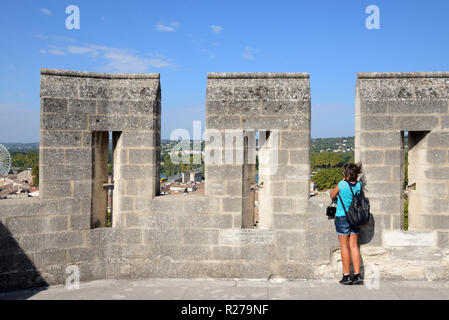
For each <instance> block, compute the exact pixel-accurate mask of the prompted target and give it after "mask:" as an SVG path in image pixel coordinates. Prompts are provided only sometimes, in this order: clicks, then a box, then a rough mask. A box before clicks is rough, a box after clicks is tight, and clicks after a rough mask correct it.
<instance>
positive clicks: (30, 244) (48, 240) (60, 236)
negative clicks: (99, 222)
mask: <svg viewBox="0 0 449 320" xmlns="http://www.w3.org/2000/svg"><path fill="white" fill-rule="evenodd" d="M19 244H20V247H21V248H22V249H23V250H25V251H28V252H36V251H41V250H47V249H53V248H76V247H82V246H83V245H84V237H83V234H82V233H81V232H78V231H76V232H58V233H50V234H38V235H25V236H23V237H21V238H20V241H19Z"/></svg>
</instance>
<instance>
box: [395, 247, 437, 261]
mask: <svg viewBox="0 0 449 320" xmlns="http://www.w3.org/2000/svg"><path fill="white" fill-rule="evenodd" d="M390 252H391V257H392V258H393V260H405V261H407V262H408V263H411V264H417V263H420V262H421V263H423V262H424V263H433V264H440V262H441V257H442V255H441V251H440V250H439V249H433V248H428V247H406V248H392V249H391V251H390Z"/></svg>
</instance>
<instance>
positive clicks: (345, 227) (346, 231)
mask: <svg viewBox="0 0 449 320" xmlns="http://www.w3.org/2000/svg"><path fill="white" fill-rule="evenodd" d="M361 173H362V164H361V163H358V164H354V163H351V164H347V165H345V166H344V172H343V177H344V178H343V180H342V181H340V182H339V183H338V184H337V186H336V187H335V188H334V189H333V190H332V192H331V199H332V200H334V199H335V198H336V197H338V199H337V212H336V214H335V228H336V230H337V235H338V239H339V241H340V250H341V260H342V263H343V278H342V279H341V280H340V283H341V284H345V285H348V284H362V283H363V280H362V278H361V277H360V250H359V246H358V236H359V233H360V229H359V228H355V227H353V226H351V225H350V224H349V222H348V220H347V219H346V212H347V211H348V209H349V207H350V206H351V203H352V198H353V194H357V193H360V191H361V190H362V183H361V182H360V181H358V178H359V175H360V174H361ZM351 189H352V192H351ZM342 202H343V203H342ZM351 260H352V266H353V267H354V275H353V276H351V274H350V262H351Z"/></svg>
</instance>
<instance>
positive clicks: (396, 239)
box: [383, 231, 435, 247]
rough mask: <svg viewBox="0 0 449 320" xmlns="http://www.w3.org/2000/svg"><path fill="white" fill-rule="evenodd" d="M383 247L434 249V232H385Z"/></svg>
mask: <svg viewBox="0 0 449 320" xmlns="http://www.w3.org/2000/svg"><path fill="white" fill-rule="evenodd" d="M383 245H384V246H386V247H407V246H409V247H434V246H435V234H434V232H413V231H384V232H383Z"/></svg>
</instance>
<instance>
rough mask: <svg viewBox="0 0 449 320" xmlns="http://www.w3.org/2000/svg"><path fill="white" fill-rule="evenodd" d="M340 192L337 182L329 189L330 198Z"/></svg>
mask: <svg viewBox="0 0 449 320" xmlns="http://www.w3.org/2000/svg"><path fill="white" fill-rule="evenodd" d="M339 192H340V189H339V188H338V183H337V185H336V186H335V188H334V189H333V190H332V191H331V199H332V200H334V198H335V197H336V196H337V195H338V193H339Z"/></svg>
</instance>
